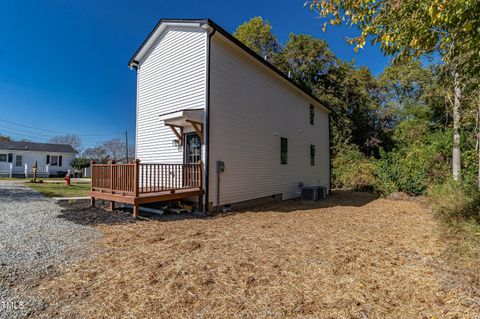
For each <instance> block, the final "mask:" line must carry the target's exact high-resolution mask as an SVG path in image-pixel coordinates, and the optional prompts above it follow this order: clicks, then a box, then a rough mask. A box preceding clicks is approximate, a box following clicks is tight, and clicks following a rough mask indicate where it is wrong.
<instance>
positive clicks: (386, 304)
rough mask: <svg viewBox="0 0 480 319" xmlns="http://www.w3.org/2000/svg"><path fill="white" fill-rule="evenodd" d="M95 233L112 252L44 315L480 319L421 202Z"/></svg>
mask: <svg viewBox="0 0 480 319" xmlns="http://www.w3.org/2000/svg"><path fill="white" fill-rule="evenodd" d="M110 214H111V213H110ZM95 227H96V228H97V229H98V230H99V231H101V232H102V233H103V235H104V237H103V238H102V239H101V240H100V241H99V243H98V245H99V248H101V251H102V252H101V253H99V254H98V256H96V257H95V258H94V259H93V260H89V261H85V262H84V263H81V264H78V265H75V266H73V267H71V268H69V269H67V270H66V271H65V272H64V273H63V274H61V275H60V276H58V277H56V278H53V279H51V280H49V281H46V282H44V283H42V285H41V286H40V288H39V293H43V294H44V295H45V296H46V301H47V302H48V304H49V306H48V307H47V308H46V310H45V312H44V313H42V314H40V315H41V316H47V317H65V318H77V317H78V318H88V317H90V318H94V317H96V318H99V317H116V318H120V317H129V318H135V317H136V318H286V317H287V318H479V316H480V310H479V307H480V303H479V300H480V299H479V291H478V286H476V287H475V286H474V283H472V280H474V279H472V278H471V277H468V276H466V275H464V273H463V272H462V273H460V272H459V271H457V270H456V269H452V268H450V266H448V263H447V262H446V259H448V258H446V255H447V251H448V246H449V243H446V242H445V241H444V239H442V238H441V237H439V235H438V233H439V226H438V224H437V222H436V220H435V219H434V218H433V217H432V213H430V212H429V211H428V210H427V209H426V208H425V207H424V206H422V205H421V204H419V203H416V202H408V201H401V200H388V199H377V198H376V197H375V196H374V195H372V194H367V193H351V192H339V193H336V194H334V195H332V196H331V197H330V198H329V199H328V200H326V201H324V202H321V203H302V202H301V201H290V202H286V203H278V204H272V205H268V206H264V207H261V208H259V209H257V210H256V211H247V212H242V213H237V214H229V215H226V216H218V217H214V218H206V219H194V218H192V219H185V220H177V221H162V220H160V221H156V220H144V221H138V222H134V223H131V222H129V223H120V224H101V223H100V224H97V225H96V226H95ZM472 267H478V264H477V265H476V266H475V265H474V266H472ZM476 279H477V282H476V284H478V278H476Z"/></svg>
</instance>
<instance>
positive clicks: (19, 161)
mask: <svg viewBox="0 0 480 319" xmlns="http://www.w3.org/2000/svg"><path fill="white" fill-rule="evenodd" d="M22 162H23V157H22V155H17V156H15V166H22Z"/></svg>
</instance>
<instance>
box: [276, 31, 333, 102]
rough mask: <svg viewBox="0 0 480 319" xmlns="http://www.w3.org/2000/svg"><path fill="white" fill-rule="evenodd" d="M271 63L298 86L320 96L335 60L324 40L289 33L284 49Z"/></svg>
mask: <svg viewBox="0 0 480 319" xmlns="http://www.w3.org/2000/svg"><path fill="white" fill-rule="evenodd" d="M273 62H274V64H275V65H276V66H277V67H278V68H279V69H280V70H282V71H283V72H284V73H285V74H290V77H291V78H292V79H293V80H294V81H295V82H296V83H298V84H299V85H300V86H302V87H303V88H305V89H306V90H308V91H310V92H311V93H314V94H316V95H321V93H322V91H323V89H322V87H324V86H325V83H326V81H327V79H326V78H327V77H328V73H329V71H330V70H331V69H332V68H333V67H335V65H336V62H337V59H336V57H335V55H334V54H333V53H332V51H331V50H330V48H329V47H328V44H327V43H326V42H325V41H324V40H321V39H315V38H314V37H312V36H310V35H306V34H300V35H296V34H293V33H290V36H289V38H288V41H287V44H286V46H285V48H284V49H283V50H282V51H281V52H280V53H279V54H278V55H277V56H276V57H275V58H274V59H273Z"/></svg>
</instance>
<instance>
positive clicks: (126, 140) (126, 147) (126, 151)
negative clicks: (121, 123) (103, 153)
mask: <svg viewBox="0 0 480 319" xmlns="http://www.w3.org/2000/svg"><path fill="white" fill-rule="evenodd" d="M125 156H126V158H127V163H128V131H125Z"/></svg>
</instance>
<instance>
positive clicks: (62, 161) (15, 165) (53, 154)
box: [0, 141, 75, 177]
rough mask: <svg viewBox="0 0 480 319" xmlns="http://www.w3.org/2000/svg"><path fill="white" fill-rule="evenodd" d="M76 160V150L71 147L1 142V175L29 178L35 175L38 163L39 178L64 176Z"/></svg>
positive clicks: (71, 169) (71, 168)
mask: <svg viewBox="0 0 480 319" xmlns="http://www.w3.org/2000/svg"><path fill="white" fill-rule="evenodd" d="M74 158H75V150H74V149H73V147H71V146H70V145H63V144H46V143H32V142H14V141H10V142H4V141H0V175H1V176H7V177H8V176H22V177H23V176H25V172H26V173H27V174H28V176H31V175H32V174H33V171H32V167H33V164H34V163H35V161H37V167H38V173H39V176H46V175H49V176H55V175H57V174H61V175H63V174H64V173H67V172H68V170H70V171H71V172H73V167H72V165H71V163H72V161H73V160H74Z"/></svg>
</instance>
